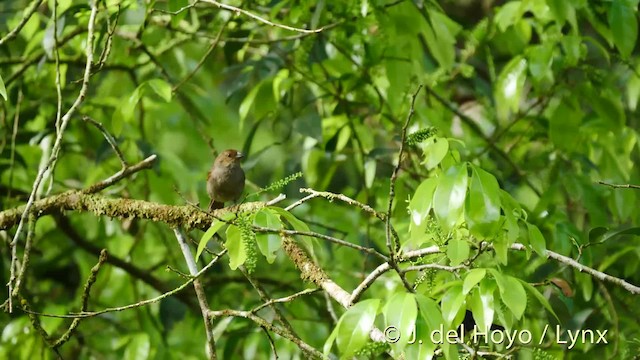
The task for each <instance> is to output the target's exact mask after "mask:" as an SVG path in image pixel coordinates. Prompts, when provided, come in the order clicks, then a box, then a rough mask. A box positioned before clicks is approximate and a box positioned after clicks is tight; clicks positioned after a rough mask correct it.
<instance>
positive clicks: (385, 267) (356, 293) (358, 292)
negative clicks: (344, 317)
mask: <svg viewBox="0 0 640 360" xmlns="http://www.w3.org/2000/svg"><path fill="white" fill-rule="evenodd" d="M390 269H391V266H390V265H389V263H382V264H380V265H379V266H378V267H377V268H375V270H373V271H372V272H371V273H369V275H368V276H367V277H366V278H365V279H364V280H363V281H362V282H361V283H360V285H358V287H356V288H355V290H353V292H352V293H351V296H350V297H349V304H351V305H353V304H355V303H357V302H358V300H360V296H362V294H363V293H364V292H365V291H366V290H367V289H368V288H369V287H370V286H371V285H372V284H373V282H374V281H376V279H378V278H379V277H380V276H382V274H384V273H386V272H387V271H389V270H390Z"/></svg>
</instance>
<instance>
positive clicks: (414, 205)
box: [409, 178, 438, 226]
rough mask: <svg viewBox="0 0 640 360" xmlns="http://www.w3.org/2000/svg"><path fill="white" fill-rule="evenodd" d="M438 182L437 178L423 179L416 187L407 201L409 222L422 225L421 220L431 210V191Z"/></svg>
mask: <svg viewBox="0 0 640 360" xmlns="http://www.w3.org/2000/svg"><path fill="white" fill-rule="evenodd" d="M437 184H438V179H436V178H428V179H426V180H424V181H423V182H422V183H420V185H419V186H418V188H417V189H416V192H415V194H414V195H413V197H412V198H411V202H409V213H410V215H411V222H412V224H415V225H418V226H419V225H422V223H423V221H424V220H425V219H426V218H427V216H428V215H429V211H431V202H432V198H433V192H434V191H435V189H436V185H437Z"/></svg>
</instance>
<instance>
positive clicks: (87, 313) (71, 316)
mask: <svg viewBox="0 0 640 360" xmlns="http://www.w3.org/2000/svg"><path fill="white" fill-rule="evenodd" d="M226 252H227V250H226V249H225V250H223V251H221V252H220V254H218V256H216V257H215V258H214V259H213V260H211V261H210V262H209V263H208V264H207V265H206V266H205V267H203V268H202V270H200V271H199V272H198V273H197V274H196V275H194V276H191V277H190V278H189V280H187V281H186V282H184V283H183V284H182V285H180V286H178V287H177V288H175V289H173V290H171V291H167V292H165V293H163V294H162V295H159V296H156V297H154V298H151V299H147V300H143V301H138V302H137V303H135V304H129V305H125V306H118V307H112V308H106V309H102V310H100V311H84V312H81V313H78V314H73V313H72V314H69V315H55V314H44V313H38V312H35V311H31V310H29V309H23V311H24V312H26V313H29V314H35V315H39V316H44V317H52V318H61V319H76V318H88V317H94V316H98V315H102V314H106V313H111V312H120V311H125V310H129V309H133V308H137V307H141V306H146V305H149V304H153V303H156V302H158V301H160V300H162V299H165V298H168V297H169V296H172V295H175V294H177V293H179V292H180V291H182V290H184V289H185V288H186V287H187V286H189V285H191V283H192V282H194V281H195V280H196V279H197V278H199V277H200V276H201V275H202V274H204V273H205V272H207V270H209V269H210V268H211V267H212V266H213V265H214V264H215V263H216V262H217V261H218V259H220V257H222V255H224V254H226Z"/></svg>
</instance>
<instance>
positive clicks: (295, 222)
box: [268, 206, 310, 232]
mask: <svg viewBox="0 0 640 360" xmlns="http://www.w3.org/2000/svg"><path fill="white" fill-rule="evenodd" d="M268 209H269V210H270V211H273V212H274V213H276V214H278V215H280V216H282V217H283V218H285V219H286V220H287V221H288V222H289V224H291V226H292V227H293V229H294V230H297V231H306V232H309V231H310V230H309V227H308V226H307V224H305V223H304V222H302V221H300V220H299V219H298V218H297V217H295V215H293V214H292V213H290V212H288V211H287V210H285V209H283V208H279V207H277V206H269V207H268Z"/></svg>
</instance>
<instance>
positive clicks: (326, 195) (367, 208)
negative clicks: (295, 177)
mask: <svg viewBox="0 0 640 360" xmlns="http://www.w3.org/2000/svg"><path fill="white" fill-rule="evenodd" d="M300 192H301V193H307V194H311V195H313V197H323V198H325V199H327V200H329V201H333V200H334V199H338V200H340V201H343V202H345V203H347V204H349V205H352V206H356V207H358V208H360V209H362V210H364V211H365V212H368V213H369V214H372V215H373V216H375V217H377V218H378V219H380V220H382V221H385V219H386V218H387V215H386V214H385V213H381V212H379V211H376V210H375V209H374V208H372V207H371V206H369V205H367V204H363V203H361V202H359V201H357V200H354V199H352V198H350V197H348V196H345V195H342V194H336V193H332V192H328V191H316V190H313V189H307V188H302V189H300ZM311 195H309V196H307V197H305V198H303V199H301V200H300V201H302V200H304V199H307V198H309V199H311V197H310V196H311ZM305 201H306V200H305ZM292 205H293V204H292ZM296 206H297V205H296Z"/></svg>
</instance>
